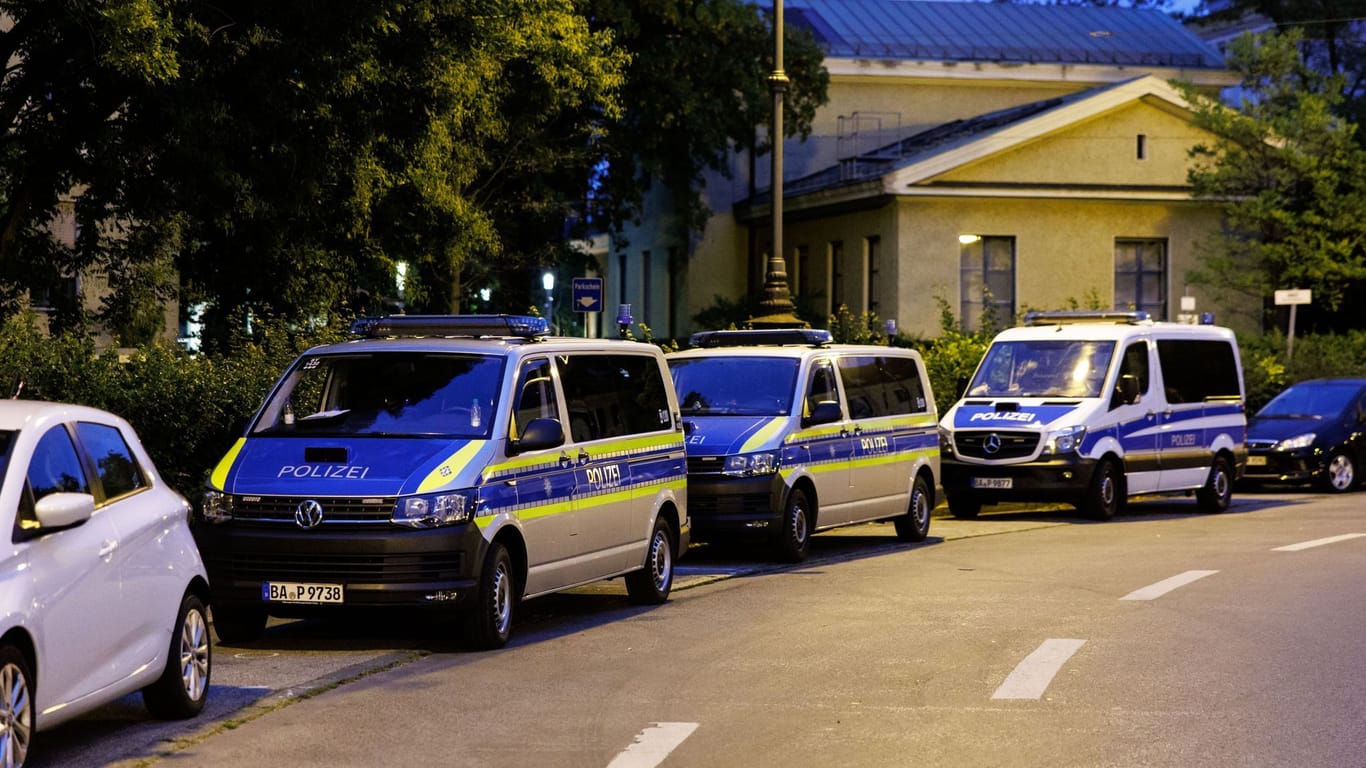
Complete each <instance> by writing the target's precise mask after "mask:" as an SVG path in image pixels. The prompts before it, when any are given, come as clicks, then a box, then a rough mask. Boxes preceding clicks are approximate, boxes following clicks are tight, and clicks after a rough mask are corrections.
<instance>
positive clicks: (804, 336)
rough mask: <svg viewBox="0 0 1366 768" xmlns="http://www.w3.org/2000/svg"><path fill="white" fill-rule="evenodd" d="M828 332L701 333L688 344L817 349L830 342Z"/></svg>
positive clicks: (812, 330) (784, 329)
mask: <svg viewBox="0 0 1366 768" xmlns="http://www.w3.org/2000/svg"><path fill="white" fill-rule="evenodd" d="M832 338H833V337H832V336H831V335H830V332H829V331H822V330H817V329H815V328H773V329H764V330H757V331H703V332H701V333H694V334H693V335H692V336H691V337H690V338H689V339H688V344H689V345H690V346H694V347H702V348H706V349H710V348H712V347H780V346H783V345H786V344H797V345H802V346H807V345H809V346H813V347H819V346H822V345H825V344H829V343H830V341H831V340H832Z"/></svg>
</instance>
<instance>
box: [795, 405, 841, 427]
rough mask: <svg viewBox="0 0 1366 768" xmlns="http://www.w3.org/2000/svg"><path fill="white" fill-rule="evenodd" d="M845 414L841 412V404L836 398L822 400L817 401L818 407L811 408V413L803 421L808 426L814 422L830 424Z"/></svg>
mask: <svg viewBox="0 0 1366 768" xmlns="http://www.w3.org/2000/svg"><path fill="white" fill-rule="evenodd" d="M842 415H843V414H841V413H840V404H839V403H837V402H835V401H834V400H822V401H820V402H819V403H816V407H815V408H812V409H811V415H810V416H807V417H806V418H805V419H804V420H803V422H804V424H805V425H806V426H811V425H812V424H829V423H831V422H835V421H839V420H840V417H841V416H842Z"/></svg>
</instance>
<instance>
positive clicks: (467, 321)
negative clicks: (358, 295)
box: [351, 315, 550, 340]
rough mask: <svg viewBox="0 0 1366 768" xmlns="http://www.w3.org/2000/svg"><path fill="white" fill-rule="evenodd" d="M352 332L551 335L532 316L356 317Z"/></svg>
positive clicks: (546, 324)
mask: <svg viewBox="0 0 1366 768" xmlns="http://www.w3.org/2000/svg"><path fill="white" fill-rule="evenodd" d="M351 333H353V334H355V335H357V336H363V337H365V338H367V339H380V338H413V337H418V336H445V337H469V338H478V337H481V336H493V337H499V338H515V339H528V340H530V339H537V338H540V337H542V336H547V335H549V334H550V321H548V320H546V319H545V318H544V317H535V316H533V315H384V316H382V317H358V318H356V319H355V321H354V322H352V323H351Z"/></svg>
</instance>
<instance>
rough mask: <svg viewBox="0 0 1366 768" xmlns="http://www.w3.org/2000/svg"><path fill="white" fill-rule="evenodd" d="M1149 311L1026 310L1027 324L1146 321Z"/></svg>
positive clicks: (1130, 322) (1025, 319) (1025, 318)
mask: <svg viewBox="0 0 1366 768" xmlns="http://www.w3.org/2000/svg"><path fill="white" fill-rule="evenodd" d="M1151 319H1152V317H1150V316H1149V315H1148V313H1147V312H1142V311H1134V310H1121V309H1099V310H1097V309H1068V310H1058V311H1053V312H1026V313H1025V316H1024V324H1025V325H1067V324H1069V323H1117V324H1118V323H1127V324H1130V325H1133V324H1135V323H1146V322H1148V321H1149V320H1151Z"/></svg>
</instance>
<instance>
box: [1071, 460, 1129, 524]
mask: <svg viewBox="0 0 1366 768" xmlns="http://www.w3.org/2000/svg"><path fill="white" fill-rule="evenodd" d="M1122 483H1123V481H1122V480H1121V479H1120V477H1119V467H1118V466H1116V464H1115V462H1113V461H1111V460H1110V459H1104V460H1102V461H1101V462H1100V464H1098V465H1097V466H1096V473H1095V474H1094V475H1092V477H1091V487H1090V488H1088V489H1087V491H1086V495H1085V496H1083V497H1082V502H1081V504H1080V505H1079V506H1080V507H1081V511H1082V513H1083V514H1085V515H1086V516H1087V517H1091V518H1094V519H1096V520H1110V519H1112V518H1114V516H1115V515H1116V514H1118V513H1119V511H1120V509H1121V508H1122V507H1123V506H1124V488H1123V485H1122Z"/></svg>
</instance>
